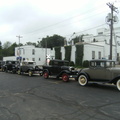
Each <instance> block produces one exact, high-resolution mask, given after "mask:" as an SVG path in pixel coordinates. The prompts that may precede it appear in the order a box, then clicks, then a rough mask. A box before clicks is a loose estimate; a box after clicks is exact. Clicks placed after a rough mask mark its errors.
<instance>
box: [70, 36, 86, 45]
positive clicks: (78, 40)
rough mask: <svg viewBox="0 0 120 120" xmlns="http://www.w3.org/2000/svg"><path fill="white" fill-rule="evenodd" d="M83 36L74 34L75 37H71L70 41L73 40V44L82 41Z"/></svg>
mask: <svg viewBox="0 0 120 120" xmlns="http://www.w3.org/2000/svg"><path fill="white" fill-rule="evenodd" d="M83 36H84V35H80V36H76V37H75V38H73V39H72V41H73V42H74V44H76V43H78V42H83Z"/></svg>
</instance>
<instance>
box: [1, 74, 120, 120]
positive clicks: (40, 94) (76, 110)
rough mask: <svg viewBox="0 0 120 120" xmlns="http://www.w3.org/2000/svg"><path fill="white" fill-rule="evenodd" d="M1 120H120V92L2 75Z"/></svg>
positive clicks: (93, 86)
mask: <svg viewBox="0 0 120 120" xmlns="http://www.w3.org/2000/svg"><path fill="white" fill-rule="evenodd" d="M0 120H120V92H119V91H118V90H117V88H116V87H115V86H112V85H96V84H90V85H89V86H87V87H81V86H80V85H79V84H78V82H76V81H73V80H71V81H70V82H68V83H65V82H62V80H58V79H53V78H51V79H44V78H43V77H40V76H33V77H28V76H27V75H17V74H11V73H4V72H0Z"/></svg>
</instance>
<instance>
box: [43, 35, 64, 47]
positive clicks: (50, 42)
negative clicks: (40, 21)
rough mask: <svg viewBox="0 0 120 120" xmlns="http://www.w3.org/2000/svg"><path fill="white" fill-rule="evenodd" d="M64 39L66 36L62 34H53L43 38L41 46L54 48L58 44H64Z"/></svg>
mask: <svg viewBox="0 0 120 120" xmlns="http://www.w3.org/2000/svg"><path fill="white" fill-rule="evenodd" d="M64 40H65V38H64V37H62V36H60V35H53V36H47V37H46V38H43V39H42V41H41V46H42V47H43V48H45V47H47V48H53V47H58V46H64Z"/></svg>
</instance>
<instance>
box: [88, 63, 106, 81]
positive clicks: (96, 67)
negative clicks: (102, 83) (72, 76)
mask: <svg viewBox="0 0 120 120" xmlns="http://www.w3.org/2000/svg"><path fill="white" fill-rule="evenodd" d="M88 74H89V76H90V78H91V79H92V80H105V78H106V68H105V63H104V62H93V63H91V66H90V68H89V69H88Z"/></svg>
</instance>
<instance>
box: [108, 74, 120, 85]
mask: <svg viewBox="0 0 120 120" xmlns="http://www.w3.org/2000/svg"><path fill="white" fill-rule="evenodd" d="M118 79H120V75H119V76H117V77H115V78H114V79H112V80H111V81H110V82H109V83H114V84H116V82H117V80H118Z"/></svg>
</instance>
